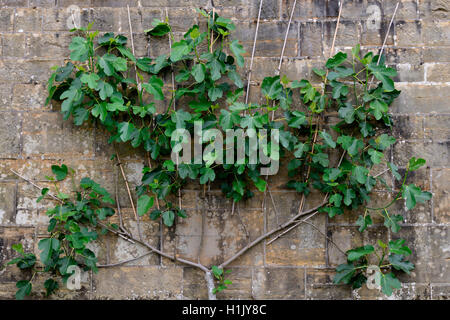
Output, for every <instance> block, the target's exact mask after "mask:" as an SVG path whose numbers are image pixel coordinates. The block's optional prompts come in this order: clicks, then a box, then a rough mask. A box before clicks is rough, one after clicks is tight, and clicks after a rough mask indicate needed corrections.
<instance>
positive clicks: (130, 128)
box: [117, 122, 136, 142]
mask: <svg viewBox="0 0 450 320" xmlns="http://www.w3.org/2000/svg"><path fill="white" fill-rule="evenodd" d="M117 127H118V129H119V133H120V139H121V140H122V141H123V142H127V141H128V140H130V139H131V138H132V134H133V132H134V131H135V130H136V128H135V127H134V125H133V124H132V123H131V122H121V123H119V124H118V126H117Z"/></svg>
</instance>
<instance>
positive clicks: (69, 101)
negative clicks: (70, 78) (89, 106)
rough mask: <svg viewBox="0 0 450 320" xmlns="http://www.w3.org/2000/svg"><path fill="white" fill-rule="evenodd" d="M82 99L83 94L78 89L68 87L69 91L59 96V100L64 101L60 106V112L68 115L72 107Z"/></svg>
mask: <svg viewBox="0 0 450 320" xmlns="http://www.w3.org/2000/svg"><path fill="white" fill-rule="evenodd" d="M82 97H83V93H82V92H81V90H80V89H78V88H75V87H70V89H69V90H66V91H64V92H63V93H62V94H61V96H60V99H61V100H64V101H63V103H62V105H61V112H63V113H67V114H69V113H70V111H71V110H72V107H73V105H74V104H75V103H78V102H79V100H80V99H81V98H82ZM67 117H68V116H67Z"/></svg>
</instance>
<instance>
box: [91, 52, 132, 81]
mask: <svg viewBox="0 0 450 320" xmlns="http://www.w3.org/2000/svg"><path fill="white" fill-rule="evenodd" d="M98 64H99V66H100V68H101V69H102V70H103V72H105V74H106V75H107V76H112V75H114V74H115V72H116V71H126V70H127V60H125V59H124V58H121V57H117V56H115V55H113V54H111V53H107V54H105V55H103V56H102V57H100V58H99V59H98Z"/></svg>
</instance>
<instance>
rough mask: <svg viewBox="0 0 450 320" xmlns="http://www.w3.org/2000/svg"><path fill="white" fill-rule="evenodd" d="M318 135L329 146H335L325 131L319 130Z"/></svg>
mask: <svg viewBox="0 0 450 320" xmlns="http://www.w3.org/2000/svg"><path fill="white" fill-rule="evenodd" d="M320 136H321V137H322V138H323V140H325V142H326V143H327V145H328V146H329V147H330V148H333V149H334V148H336V142H335V141H334V140H333V138H332V137H331V135H330V134H329V133H327V132H326V131H321V132H320Z"/></svg>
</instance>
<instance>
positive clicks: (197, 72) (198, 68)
mask: <svg viewBox="0 0 450 320" xmlns="http://www.w3.org/2000/svg"><path fill="white" fill-rule="evenodd" d="M205 72H206V67H205V65H204V64H203V63H198V64H196V65H195V66H194V67H193V68H192V71H191V74H192V76H193V77H194V79H195V81H196V82H197V83H198V82H203V80H205Z"/></svg>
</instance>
